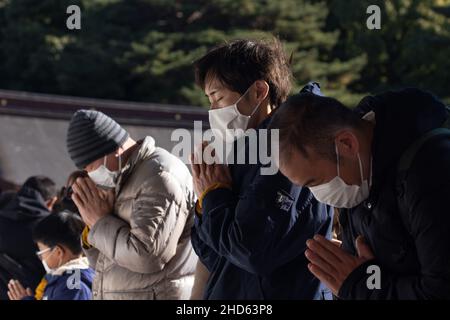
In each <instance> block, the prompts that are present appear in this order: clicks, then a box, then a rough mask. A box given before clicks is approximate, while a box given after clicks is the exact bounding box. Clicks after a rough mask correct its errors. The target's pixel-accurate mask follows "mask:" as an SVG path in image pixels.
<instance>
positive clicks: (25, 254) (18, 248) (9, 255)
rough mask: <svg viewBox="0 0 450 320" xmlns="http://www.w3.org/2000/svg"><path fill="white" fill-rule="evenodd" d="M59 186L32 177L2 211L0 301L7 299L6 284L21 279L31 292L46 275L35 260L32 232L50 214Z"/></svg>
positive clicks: (49, 180) (46, 180)
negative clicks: (11, 280)
mask: <svg viewBox="0 0 450 320" xmlns="http://www.w3.org/2000/svg"><path fill="white" fill-rule="evenodd" d="M55 201H56V185H55V183H54V182H53V181H52V180H51V179H50V178H48V177H45V176H35V177H30V178H28V179H27V181H25V183H24V184H23V185H22V187H21V189H20V190H19V191H18V192H17V194H14V195H13V196H12V197H11V199H10V200H9V201H8V203H7V204H5V205H4V206H3V207H2V208H1V210H0V299H7V294H6V293H7V284H8V282H9V280H10V279H18V280H20V282H21V283H23V284H24V285H25V286H27V287H30V288H31V289H32V290H34V288H35V287H36V286H37V284H38V283H39V281H40V280H41V278H42V276H43V275H44V273H45V270H44V268H43V267H42V264H41V262H40V260H39V259H38V258H37V257H36V254H35V252H36V251H37V247H36V244H35V243H34V242H33V239H32V228H33V227H34V226H35V225H36V223H38V222H39V221H40V220H41V219H42V218H45V217H46V216H48V215H49V214H50V211H51V210H52V208H53V205H54V204H55Z"/></svg>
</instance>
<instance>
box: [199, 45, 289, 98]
mask: <svg viewBox="0 0 450 320" xmlns="http://www.w3.org/2000/svg"><path fill="white" fill-rule="evenodd" d="M194 67H195V79H196V83H197V85H198V86H200V87H201V88H202V89H205V82H206V80H207V78H208V77H210V76H214V77H216V78H217V79H218V80H219V81H220V82H221V83H222V84H223V85H224V86H225V87H227V88H228V89H230V90H231V91H235V92H239V93H240V94H244V92H245V91H246V90H247V89H248V88H249V87H250V86H251V85H252V84H253V83H254V82H255V81H257V80H264V81H266V82H267V83H268V85H269V97H270V103H271V105H272V106H273V107H278V106H279V105H280V104H281V103H282V102H283V101H284V100H286V98H287V96H288V95H289V93H290V91H291V88H292V72H291V69H290V66H289V62H288V61H287V59H286V56H285V53H284V50H283V46H282V44H281V43H280V41H279V40H278V39H276V38H274V39H272V40H270V41H265V40H234V41H232V42H229V43H225V44H222V45H219V46H217V47H215V48H214V49H212V50H211V51H209V52H208V53H207V54H205V55H204V56H203V57H201V58H200V59H198V60H197V61H196V62H195V63H194Z"/></svg>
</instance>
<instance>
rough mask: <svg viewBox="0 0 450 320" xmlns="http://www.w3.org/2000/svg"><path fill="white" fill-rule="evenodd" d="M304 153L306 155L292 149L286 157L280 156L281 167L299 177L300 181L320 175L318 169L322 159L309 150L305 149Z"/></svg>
mask: <svg viewBox="0 0 450 320" xmlns="http://www.w3.org/2000/svg"><path fill="white" fill-rule="evenodd" d="M306 151H307V155H305V154H303V153H302V152H300V151H299V150H296V149H292V150H291V152H290V153H289V154H286V155H287V156H283V154H281V159H280V164H281V166H282V167H284V168H285V169H287V170H288V171H289V172H291V173H295V174H296V175H298V176H300V177H301V178H302V179H309V178H311V177H312V176H315V175H316V174H317V173H320V167H321V164H323V161H322V159H320V157H318V156H317V154H316V153H315V152H313V151H312V150H310V148H306ZM303 182H305V181H303Z"/></svg>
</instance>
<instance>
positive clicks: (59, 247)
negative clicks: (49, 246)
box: [55, 245, 67, 258]
mask: <svg viewBox="0 0 450 320" xmlns="http://www.w3.org/2000/svg"><path fill="white" fill-rule="evenodd" d="M56 249H58V251H59V255H60V256H61V258H62V257H64V255H65V254H66V250H67V249H66V248H64V246H62V245H57V246H56V248H55V250H56Z"/></svg>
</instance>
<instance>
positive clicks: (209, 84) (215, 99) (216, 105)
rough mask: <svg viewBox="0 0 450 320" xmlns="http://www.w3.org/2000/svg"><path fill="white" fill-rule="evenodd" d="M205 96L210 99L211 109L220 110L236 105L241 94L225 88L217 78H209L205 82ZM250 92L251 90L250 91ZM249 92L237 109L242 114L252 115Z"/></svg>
mask: <svg viewBox="0 0 450 320" xmlns="http://www.w3.org/2000/svg"><path fill="white" fill-rule="evenodd" d="M204 91H205V95H206V97H207V98H208V99H209V103H210V109H211V110H214V109H220V108H225V107H228V106H230V105H232V104H235V103H236V102H237V101H238V100H239V99H240V98H241V94H240V93H239V92H236V91H231V90H230V89H228V88H227V87H226V86H224V85H223V84H222V83H221V82H220V81H219V80H218V79H217V78H216V77H207V79H206V81H205V90H204ZM249 91H250V90H249ZM248 93H249V92H247V94H246V96H244V97H243V98H242V99H241V100H240V101H239V103H238V105H237V107H238V110H239V112H240V113H242V114H245V115H248V114H250V112H251V111H250V110H249V109H250V103H249V101H248V100H249V99H248V96H249V94H248Z"/></svg>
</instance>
